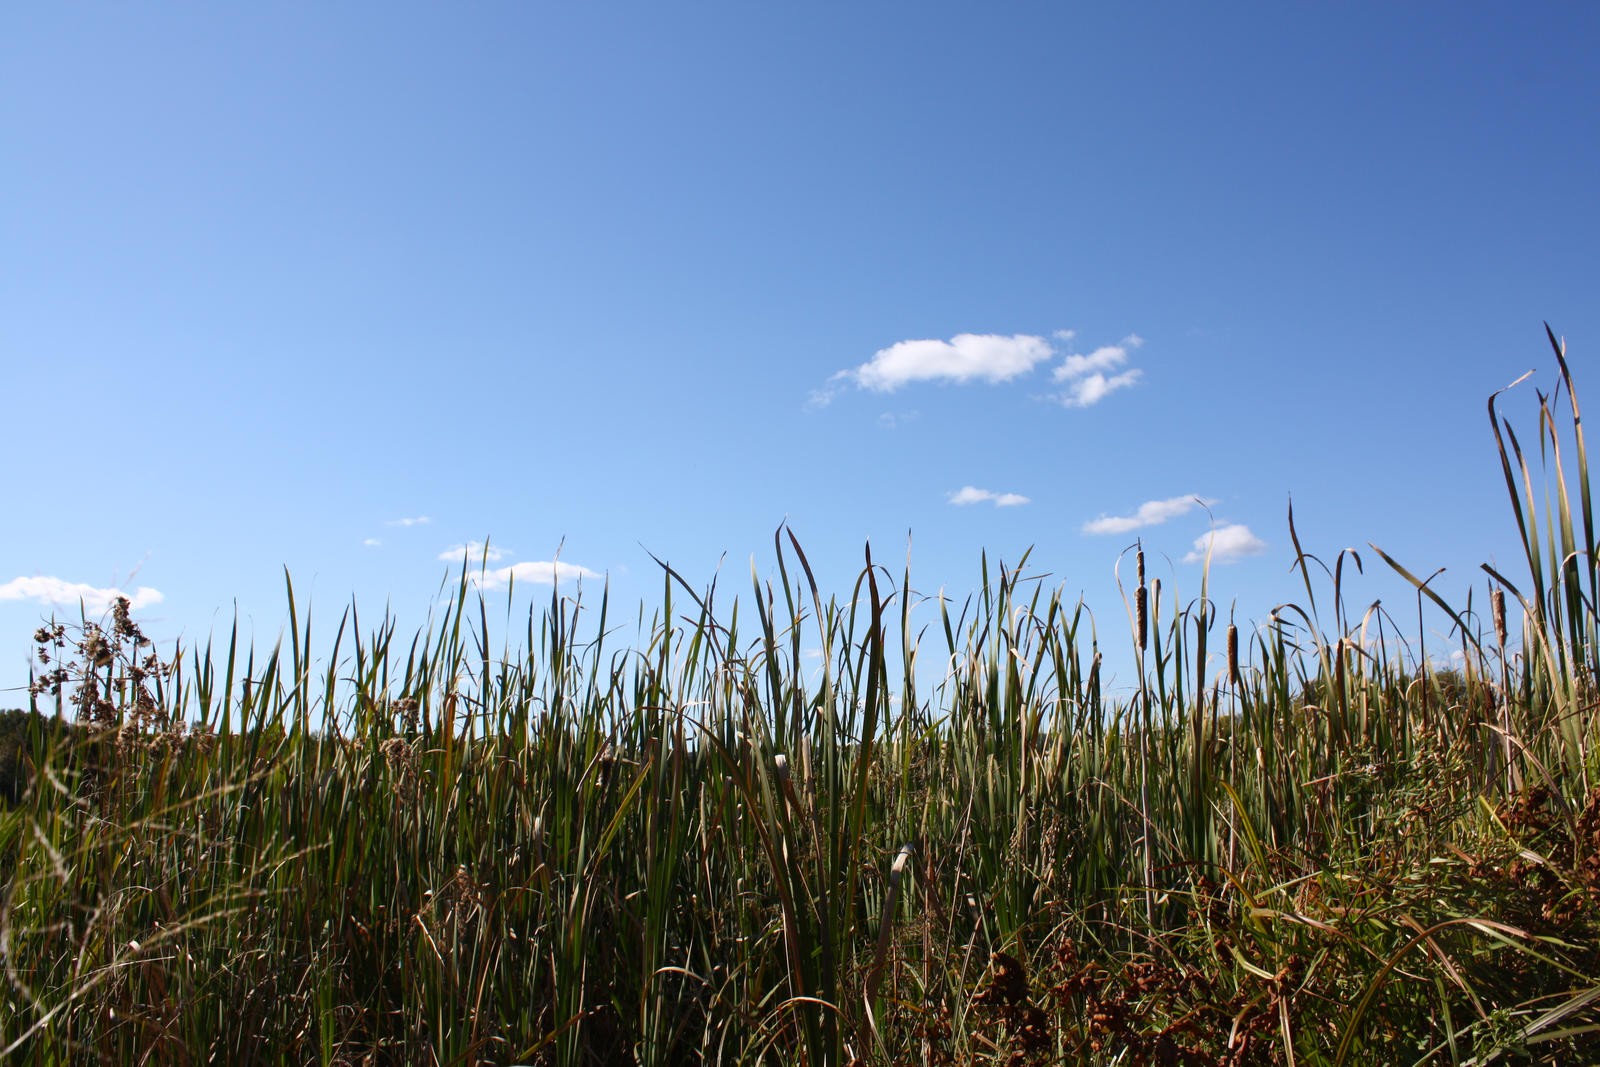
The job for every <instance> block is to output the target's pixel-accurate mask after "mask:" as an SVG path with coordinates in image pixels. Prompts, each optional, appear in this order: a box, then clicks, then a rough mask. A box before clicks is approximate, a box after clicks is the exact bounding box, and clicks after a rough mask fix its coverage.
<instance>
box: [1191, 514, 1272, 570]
mask: <svg viewBox="0 0 1600 1067" xmlns="http://www.w3.org/2000/svg"><path fill="white" fill-rule="evenodd" d="M1207 546H1210V548H1211V562H1212V563H1235V562H1237V561H1239V560H1241V559H1244V558H1246V557H1247V556H1259V555H1261V553H1263V552H1265V551H1266V550H1267V543H1266V542H1265V541H1263V540H1261V538H1259V537H1257V536H1256V535H1255V534H1253V533H1251V532H1250V527H1248V526H1245V525H1244V524H1242V523H1237V522H1230V523H1225V524H1224V525H1222V526H1218V527H1217V528H1216V529H1215V530H1212V531H1210V532H1208V533H1204V534H1201V535H1200V536H1199V537H1196V538H1195V539H1194V551H1192V552H1190V553H1189V554H1188V555H1187V556H1184V557H1183V562H1185V563H1204V562H1205V559H1206V548H1207Z"/></svg>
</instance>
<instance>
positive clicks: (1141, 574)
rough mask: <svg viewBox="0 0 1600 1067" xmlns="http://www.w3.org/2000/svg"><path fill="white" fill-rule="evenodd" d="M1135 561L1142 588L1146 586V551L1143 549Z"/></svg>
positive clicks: (1135, 557)
mask: <svg viewBox="0 0 1600 1067" xmlns="http://www.w3.org/2000/svg"><path fill="white" fill-rule="evenodd" d="M1133 559H1134V563H1135V564H1136V565H1137V566H1138V568H1139V585H1140V586H1141V587H1142V586H1143V585H1144V549H1142V548H1141V549H1140V550H1139V554H1138V555H1136V556H1134V557H1133Z"/></svg>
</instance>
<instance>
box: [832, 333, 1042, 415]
mask: <svg viewBox="0 0 1600 1067" xmlns="http://www.w3.org/2000/svg"><path fill="white" fill-rule="evenodd" d="M1055 354H1056V352H1055V349H1053V348H1051V347H1050V342H1048V341H1046V340H1045V339H1044V338H1043V337H1034V336H1032V335H1030V334H1021V333H1019V334H1016V335H1014V336H1011V337H1004V336H1001V335H999V334H974V333H958V334H956V335H955V336H954V337H952V338H950V340H948V341H937V340H919V341H901V342H899V343H897V344H893V345H890V346H889V347H888V348H885V349H881V350H880V351H878V352H877V354H875V355H874V356H873V357H872V359H871V361H869V362H867V363H863V364H861V366H859V367H857V368H856V369H855V370H849V371H840V372H839V373H838V374H835V375H834V376H833V378H831V379H829V381H830V382H831V381H836V380H838V379H841V378H844V379H848V380H851V381H854V382H855V383H856V384H857V385H859V386H860V387H861V388H863V389H876V390H878V391H879V392H885V393H887V392H891V391H893V390H895V389H898V388H900V387H901V386H902V385H907V384H909V383H911V382H926V381H950V382H957V383H966V382H971V381H985V382H989V383H991V384H993V383H997V382H1009V381H1010V380H1011V379H1013V378H1016V377H1019V376H1021V375H1023V374H1027V373H1028V372H1029V371H1031V370H1032V369H1033V368H1034V365H1035V364H1037V363H1041V362H1043V361H1044V360H1047V359H1049V358H1050V357H1052V356H1054V355H1055ZM830 398H831V395H830ZM815 399H816V394H813V400H815Z"/></svg>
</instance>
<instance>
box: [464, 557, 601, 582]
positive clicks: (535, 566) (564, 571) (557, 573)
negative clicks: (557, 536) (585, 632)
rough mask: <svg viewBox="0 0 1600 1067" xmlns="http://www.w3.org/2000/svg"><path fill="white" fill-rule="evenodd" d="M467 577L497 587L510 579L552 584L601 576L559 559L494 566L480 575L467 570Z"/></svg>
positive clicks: (586, 568) (596, 572)
mask: <svg viewBox="0 0 1600 1067" xmlns="http://www.w3.org/2000/svg"><path fill="white" fill-rule="evenodd" d="M467 577H468V578H469V579H470V580H471V581H472V582H474V583H475V584H477V585H481V586H482V587H483V588H485V589H499V588H501V587H503V586H506V585H509V584H510V583H511V581H512V579H515V580H516V581H517V582H518V583H519V584H520V583H526V582H532V583H534V584H535V585H554V584H555V583H556V582H574V581H577V580H578V579H579V578H600V577H603V575H601V574H600V573H599V572H598V571H592V570H590V569H589V568H588V567H580V566H578V565H577V564H576V563H563V562H561V561H560V560H538V561H537V562H527V563H513V564H512V565H511V566H509V567H496V568H495V569H494V570H491V571H485V572H483V573H482V574H481V575H480V574H475V573H471V572H469V573H468V575H467Z"/></svg>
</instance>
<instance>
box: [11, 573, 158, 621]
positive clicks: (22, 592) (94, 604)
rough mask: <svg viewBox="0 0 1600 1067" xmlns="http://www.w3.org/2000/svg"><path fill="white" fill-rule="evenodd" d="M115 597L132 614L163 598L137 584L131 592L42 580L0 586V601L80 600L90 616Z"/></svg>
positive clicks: (76, 601) (63, 602)
mask: <svg viewBox="0 0 1600 1067" xmlns="http://www.w3.org/2000/svg"><path fill="white" fill-rule="evenodd" d="M119 596H125V597H127V598H128V604H129V606H130V607H132V608H133V609H134V610H135V611H137V610H139V609H140V608H144V607H148V606H150V605H151V604H159V603H160V602H161V601H162V600H164V599H166V598H165V597H163V596H162V595H161V593H160V591H159V590H155V589H151V588H150V587H149V586H146V585H141V586H140V587H139V588H138V589H136V590H134V591H133V592H131V593H129V592H126V591H124V590H121V589H97V588H95V587H94V586H92V585H86V584H84V583H83V582H68V581H65V580H63V579H61V578H46V577H34V578H13V579H11V580H10V581H9V582H7V583H5V584H4V585H0V600H36V601H38V602H39V603H41V604H51V605H56V604H77V603H78V602H79V601H82V603H83V609H84V611H86V612H87V613H88V614H90V615H100V614H103V613H104V612H105V611H107V610H108V609H109V608H110V607H111V602H112V601H114V600H116V599H117V597H119Z"/></svg>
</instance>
